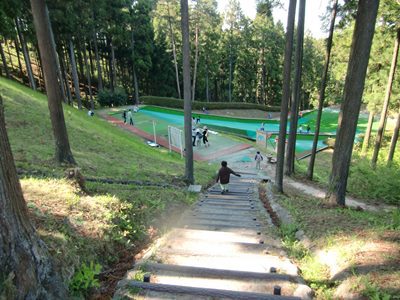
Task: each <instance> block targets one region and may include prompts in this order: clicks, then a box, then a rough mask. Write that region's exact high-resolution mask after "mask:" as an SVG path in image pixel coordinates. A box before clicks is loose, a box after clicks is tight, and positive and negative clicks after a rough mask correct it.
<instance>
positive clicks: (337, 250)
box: [279, 190, 400, 299]
mask: <svg viewBox="0 0 400 300" xmlns="http://www.w3.org/2000/svg"><path fill="white" fill-rule="evenodd" d="M289 194H290V195H291V193H290V190H289ZM279 201H280V203H281V204H282V205H284V206H285V207H286V208H287V209H288V210H289V211H290V213H291V214H292V216H293V217H294V218H295V223H294V225H292V227H293V228H296V230H298V229H302V230H304V231H305V233H306V235H307V236H308V237H309V238H310V239H311V240H312V246H311V248H310V250H309V251H306V250H303V251H302V252H299V251H296V249H297V248H298V246H297V244H298V242H297V241H295V240H294V239H293V234H292V238H291V239H289V240H288V239H284V240H283V241H284V245H286V246H287V245H289V246H290V247H289V251H288V253H289V254H290V255H291V256H292V257H293V258H294V259H295V260H296V261H297V262H298V263H299V265H300V269H301V272H302V275H303V277H304V279H305V280H306V281H307V282H308V283H309V284H310V286H311V287H312V288H313V289H314V290H315V291H316V295H317V299H336V298H341V297H342V296H343V295H344V294H343V293H346V291H347V292H350V289H351V292H353V293H356V294H358V295H364V296H365V295H366V294H365V289H366V286H365V285H362V284H360V282H361V280H362V278H364V277H365V276H366V275H371V274H373V281H371V282H373V283H374V284H375V286H376V288H374V289H375V290H377V291H378V292H377V294H378V295H381V296H384V295H386V294H388V295H392V296H394V295H398V291H399V290H400V231H399V230H393V228H396V226H395V225H394V224H395V223H396V213H395V212H384V211H379V212H366V211H355V210H352V209H342V208H330V209H328V208H326V207H325V206H323V205H321V204H322V203H321V201H320V200H318V199H314V198H312V197H301V196H298V195H296V196H295V195H291V196H288V197H280V200H279ZM289 236H290V234H289ZM288 241H289V242H291V244H288ZM299 253H302V254H303V255H298V254H299ZM371 276H372V275H371ZM388 278H390V282H391V283H390V284H388V283H389V281H388ZM356 283H357V284H356ZM379 293H381V294H379ZM368 295H369V294H368ZM376 299H383V298H376Z"/></svg>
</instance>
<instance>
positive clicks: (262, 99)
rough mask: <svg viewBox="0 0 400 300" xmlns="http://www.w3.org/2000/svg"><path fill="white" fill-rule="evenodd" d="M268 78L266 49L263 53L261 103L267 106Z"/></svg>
mask: <svg viewBox="0 0 400 300" xmlns="http://www.w3.org/2000/svg"><path fill="white" fill-rule="evenodd" d="M266 77H267V68H266V66H265V49H264V47H263V48H262V51H261V103H263V104H264V105H267V97H266V96H265V84H266Z"/></svg>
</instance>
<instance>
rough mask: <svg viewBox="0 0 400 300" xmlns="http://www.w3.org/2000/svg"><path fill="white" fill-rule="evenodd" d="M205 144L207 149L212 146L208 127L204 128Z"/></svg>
mask: <svg viewBox="0 0 400 300" xmlns="http://www.w3.org/2000/svg"><path fill="white" fill-rule="evenodd" d="M203 144H204V146H205V147H206V148H207V147H208V146H210V143H209V142H208V128H207V126H204V127H203Z"/></svg>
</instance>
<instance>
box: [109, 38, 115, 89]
mask: <svg viewBox="0 0 400 300" xmlns="http://www.w3.org/2000/svg"><path fill="white" fill-rule="evenodd" d="M110 48H111V64H110V78H112V79H111V90H112V91H114V88H116V87H117V65H116V63H115V51H114V44H113V42H112V39H110Z"/></svg>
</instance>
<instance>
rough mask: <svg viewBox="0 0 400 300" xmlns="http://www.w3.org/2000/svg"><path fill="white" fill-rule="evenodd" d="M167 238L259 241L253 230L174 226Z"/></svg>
mask: <svg viewBox="0 0 400 300" xmlns="http://www.w3.org/2000/svg"><path fill="white" fill-rule="evenodd" d="M169 238H174V239H175V238H182V239H184V238H188V239H197V240H206V241H209V242H210V243H214V242H232V243H259V240H260V237H259V236H258V235H257V232H255V231H250V232H249V231H247V230H246V231H244V232H238V231H234V232H226V231H225V232H224V231H210V230H205V229H204V230H201V229H197V230H196V229H188V228H175V229H174V230H172V231H171V232H170V234H169Z"/></svg>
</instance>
